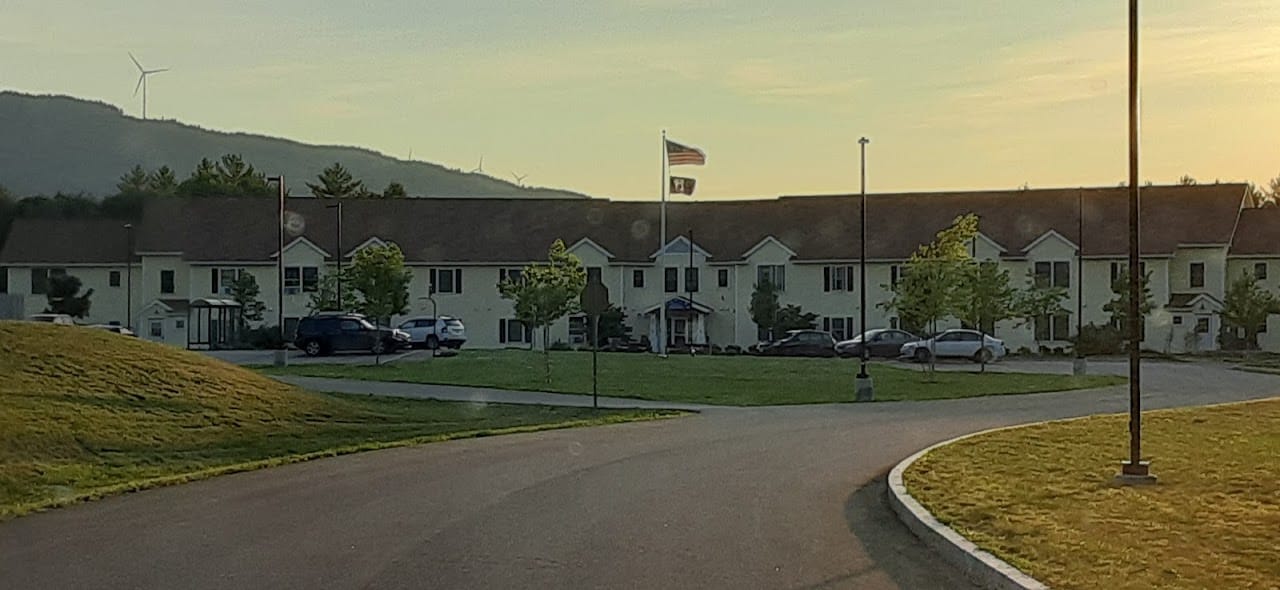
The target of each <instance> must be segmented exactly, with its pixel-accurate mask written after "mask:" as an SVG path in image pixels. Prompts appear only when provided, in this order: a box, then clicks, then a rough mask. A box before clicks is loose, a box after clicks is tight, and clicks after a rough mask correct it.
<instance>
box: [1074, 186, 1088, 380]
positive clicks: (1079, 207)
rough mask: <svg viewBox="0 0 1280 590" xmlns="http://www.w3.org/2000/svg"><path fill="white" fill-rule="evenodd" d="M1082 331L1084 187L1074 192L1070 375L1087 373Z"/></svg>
mask: <svg viewBox="0 0 1280 590" xmlns="http://www.w3.org/2000/svg"><path fill="white" fill-rule="evenodd" d="M1082 332H1084V189H1080V191H1079V192H1077V193H1076V345H1075V349H1076V358H1075V360H1074V361H1072V363H1071V374H1072V375H1084V374H1085V373H1088V365H1087V363H1088V361H1086V360H1085V358H1084V352H1082V351H1081V350H1080V334H1081V333H1082Z"/></svg>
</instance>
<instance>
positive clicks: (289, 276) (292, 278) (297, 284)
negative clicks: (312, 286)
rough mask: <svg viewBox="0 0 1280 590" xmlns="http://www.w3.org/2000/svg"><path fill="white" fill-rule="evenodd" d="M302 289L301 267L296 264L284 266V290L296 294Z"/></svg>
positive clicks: (286, 292)
mask: <svg viewBox="0 0 1280 590" xmlns="http://www.w3.org/2000/svg"><path fill="white" fill-rule="evenodd" d="M300 291H302V269H301V268H299V267H297V266H286V267H284V292H285V294H286V295H296V294H298V293H299V292H300Z"/></svg>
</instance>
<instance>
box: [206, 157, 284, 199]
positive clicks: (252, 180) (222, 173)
mask: <svg viewBox="0 0 1280 590" xmlns="http://www.w3.org/2000/svg"><path fill="white" fill-rule="evenodd" d="M217 182H218V185H219V186H220V187H222V192H223V194H224V195H226V196H232V197H261V196H266V195H269V194H271V189H270V188H268V187H267V179H266V177H265V176H264V175H263V174H262V173H260V172H257V171H255V170H254V169H253V166H251V165H249V164H248V163H246V162H245V161H244V158H242V157H240V154H225V155H223V156H222V159H221V160H220V161H219V162H218V164H217Z"/></svg>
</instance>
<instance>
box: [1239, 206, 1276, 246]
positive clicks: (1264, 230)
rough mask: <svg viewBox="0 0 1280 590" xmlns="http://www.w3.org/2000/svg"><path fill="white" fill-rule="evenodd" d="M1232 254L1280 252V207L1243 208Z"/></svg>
mask: <svg viewBox="0 0 1280 590" xmlns="http://www.w3.org/2000/svg"><path fill="white" fill-rule="evenodd" d="M1230 253H1231V255H1234V256H1250V255H1255V256H1256V255H1259V254H1280V207H1265V208H1260V209H1242V210H1241V211H1240V223H1239V224H1238V225H1236V232H1235V239H1234V240H1232V241H1231V251H1230Z"/></svg>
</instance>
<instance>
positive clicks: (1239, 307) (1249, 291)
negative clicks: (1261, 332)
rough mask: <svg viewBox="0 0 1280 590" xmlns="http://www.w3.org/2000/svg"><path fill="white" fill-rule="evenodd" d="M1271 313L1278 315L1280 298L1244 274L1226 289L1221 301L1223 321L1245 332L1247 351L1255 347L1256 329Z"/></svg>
mask: <svg viewBox="0 0 1280 590" xmlns="http://www.w3.org/2000/svg"><path fill="white" fill-rule="evenodd" d="M1273 313H1280V298H1277V297H1276V295H1275V294H1274V293H1272V292H1270V291H1267V290H1266V289H1263V288H1262V287H1261V286H1260V285H1258V280H1257V279H1256V278H1255V277H1254V276H1253V274H1251V273H1249V272H1243V273H1241V274H1240V276H1239V277H1237V278H1236V279H1235V280H1233V281H1231V284H1230V285H1228V286H1227V292H1226V296H1225V297H1224V298H1223V300H1222V322H1223V323H1225V324H1226V325H1227V326H1230V327H1232V328H1237V329H1239V330H1243V331H1244V340H1245V348H1246V349H1248V350H1252V349H1256V348H1257V347H1258V328H1260V327H1262V326H1263V325H1265V324H1266V322H1267V317H1268V316H1270V315H1271V314H1273Z"/></svg>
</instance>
